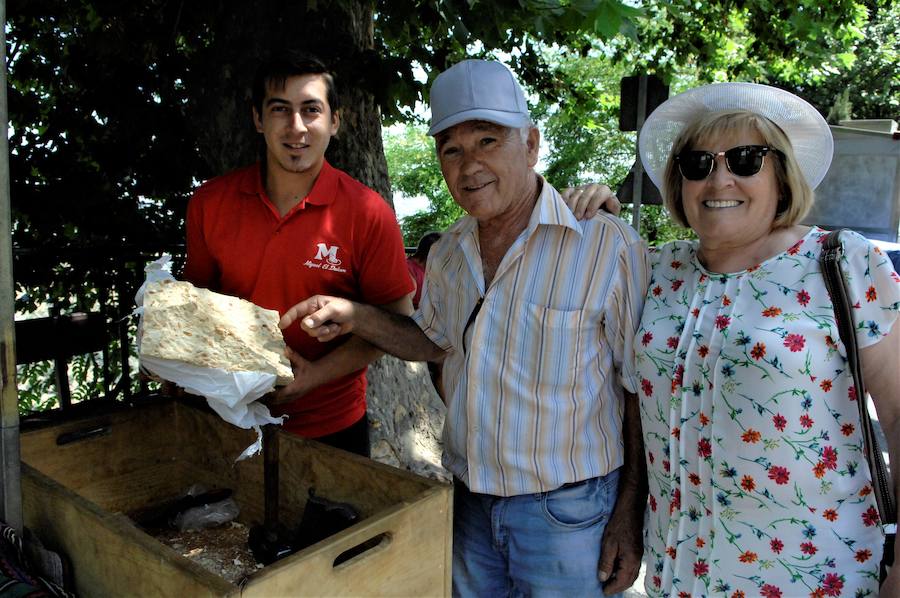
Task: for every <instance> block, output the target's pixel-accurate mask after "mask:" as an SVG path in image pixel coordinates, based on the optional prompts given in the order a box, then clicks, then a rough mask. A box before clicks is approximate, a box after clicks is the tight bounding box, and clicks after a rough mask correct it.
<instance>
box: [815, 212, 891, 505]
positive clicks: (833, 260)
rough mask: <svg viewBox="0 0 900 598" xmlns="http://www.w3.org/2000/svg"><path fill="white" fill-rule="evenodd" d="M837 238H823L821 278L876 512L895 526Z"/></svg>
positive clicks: (835, 234)
mask: <svg viewBox="0 0 900 598" xmlns="http://www.w3.org/2000/svg"><path fill="white" fill-rule="evenodd" d="M840 235H841V231H840V230H835V231H831V232H830V233H828V235H827V236H826V237H825V241H824V243H823V244H822V256H821V259H820V263H821V266H822V275H823V277H824V278H825V287H826V288H827V289H828V294H829V295H831V302H832V304H833V305H834V319H835V321H836V323H837V327H838V333H839V334H840V336H841V342H842V343H843V344H844V348H845V349H846V350H847V365H848V367H849V368H850V371H851V373H852V374H853V384H854V386H855V387H856V404H857V406H858V407H859V421H860V423H861V429H862V435H863V450H865V453H866V461H868V463H869V470H870V471H871V472H872V478H873V479H872V485H873V486H874V487H875V501H876V503H877V505H878V513H879V515H880V517H881V522H882V523H896V522H897V505H896V504H895V500H894V485H893V484H892V483H891V475H890V472H889V471H888V469H887V465H885V463H884V457H883V456H882V454H881V448H880V447H879V446H878V438H877V437H876V436H875V428H874V426H873V425H872V419H871V418H870V417H869V412H868V410H867V408H866V404H867V395H866V387H865V383H864V382H863V376H862V364H861V363H860V361H859V347H858V346H857V343H856V331H855V324H854V320H853V312H852V311H851V308H850V296H849V294H848V293H847V281H846V279H845V278H844V272H843V271H842V270H841V265H840V261H841V257H842V256H843V255H844V248H843V246H842V245H841V239H840Z"/></svg>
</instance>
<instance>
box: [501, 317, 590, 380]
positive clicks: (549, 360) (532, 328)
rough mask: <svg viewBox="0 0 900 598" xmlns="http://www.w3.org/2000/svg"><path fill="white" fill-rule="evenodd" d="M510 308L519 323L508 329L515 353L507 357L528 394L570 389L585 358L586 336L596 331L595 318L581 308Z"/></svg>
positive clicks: (588, 343)
mask: <svg viewBox="0 0 900 598" xmlns="http://www.w3.org/2000/svg"><path fill="white" fill-rule="evenodd" d="M513 310H514V311H513V313H514V314H519V322H518V324H514V325H513V328H512V329H511V330H510V340H511V341H512V347H513V350H514V351H516V352H517V354H516V355H513V356H511V357H512V361H513V362H514V363H515V367H514V370H515V371H516V372H517V374H518V376H519V381H520V383H521V384H522V385H523V386H525V387H526V388H527V389H528V394H532V395H533V396H536V397H537V396H542V395H547V394H553V395H558V394H560V393H564V394H570V393H572V392H574V391H575V390H576V385H577V384H578V380H579V373H580V372H581V370H582V369H583V368H584V367H585V363H584V361H585V359H587V358H589V356H588V353H589V351H588V348H589V346H590V339H591V338H593V337H594V336H595V335H596V334H597V333H598V332H597V329H596V328H597V324H596V318H594V317H592V316H591V313H590V312H589V311H588V310H585V309H574V310H563V309H555V308H552V307H546V306H544V305H537V304H534V303H526V302H520V303H519V304H517V305H514V306H513ZM520 387H521V386H520Z"/></svg>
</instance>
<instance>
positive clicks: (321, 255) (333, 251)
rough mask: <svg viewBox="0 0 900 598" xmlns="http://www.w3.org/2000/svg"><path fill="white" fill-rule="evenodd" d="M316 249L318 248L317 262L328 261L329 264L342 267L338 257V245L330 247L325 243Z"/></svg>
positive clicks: (318, 245)
mask: <svg viewBox="0 0 900 598" xmlns="http://www.w3.org/2000/svg"><path fill="white" fill-rule="evenodd" d="M316 247H317V248H318V251H316V259H317V260H326V261H328V263H329V264H334V265H335V266H338V265H340V263H341V260H339V259H338V256H337V252H338V246H337V245H334V246H332V247H329V246H328V245H326V244H325V243H319V244H317V245H316Z"/></svg>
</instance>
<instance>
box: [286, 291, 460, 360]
mask: <svg viewBox="0 0 900 598" xmlns="http://www.w3.org/2000/svg"><path fill="white" fill-rule="evenodd" d="M297 320H300V326H301V327H302V328H303V329H304V330H305V331H306V332H307V334H309V335H310V336H312V337H315V338H318V339H319V340H320V341H322V342H327V341H330V340H332V339H334V338H336V337H337V336H339V335H341V334H348V333H351V332H352V333H353V334H355V335H356V336H357V337H361V338H363V339H365V340H366V341H368V342H370V343H371V344H373V345H375V346H376V347H378V348H379V349H381V350H382V351H385V352H386V353H390V354H391V355H394V356H396V357H399V358H400V359H405V360H407V361H441V360H442V359H443V358H444V355H445V351H444V350H443V349H442V348H441V347H439V346H437V345H436V344H434V343H433V342H432V341H431V339H429V338H428V336H426V334H425V333H424V332H422V329H421V328H419V326H418V325H417V324H416V322H415V321H414V320H413V319H412V318H410V317H409V316H408V315H406V314H400V313H393V312H390V311H386V310H384V309H381V308H379V307H376V306H373V305H365V304H363V303H356V302H354V301H350V300H348V299H341V298H339V297H329V296H327V295H314V296H312V297H310V298H309V299H306V300H304V301H301V302H300V303H298V304H297V305H295V306H294V307H292V308H291V309H289V310H288V311H287V313H285V314H284V316H283V317H282V318H281V327H282V328H287V327H288V326H290V325H291V324H292V323H293V322H295V321H297Z"/></svg>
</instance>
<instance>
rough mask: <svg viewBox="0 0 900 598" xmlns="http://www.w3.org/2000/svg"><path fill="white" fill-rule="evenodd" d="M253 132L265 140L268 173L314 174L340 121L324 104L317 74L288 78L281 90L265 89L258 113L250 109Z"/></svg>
mask: <svg viewBox="0 0 900 598" xmlns="http://www.w3.org/2000/svg"><path fill="white" fill-rule="evenodd" d="M253 121H254V123H255V124H256V130H257V131H259V132H260V133H262V135H263V137H264V138H265V140H266V158H267V166H268V169H269V174H275V175H277V174H279V173H294V174H312V175H313V176H315V175H318V173H319V170H320V169H321V168H322V163H323V162H324V160H325V150H326V149H327V148H328V143H329V142H330V141H331V137H332V136H334V135H335V133H337V130H338V127H339V125H340V118H339V117H338V115H337V114H336V113H334V112H332V110H331V107H330V106H329V104H328V89H327V87H326V83H325V79H324V78H323V77H322V75H319V74H310V75H296V76H292V77H288V78H287V79H286V80H285V82H284V87H283V88H279V87H276V86H274V85H272V84H271V83H269V84H268V85H267V86H266V96H265V98H263V102H262V113H259V112H258V111H257V109H256V108H254V109H253Z"/></svg>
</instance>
